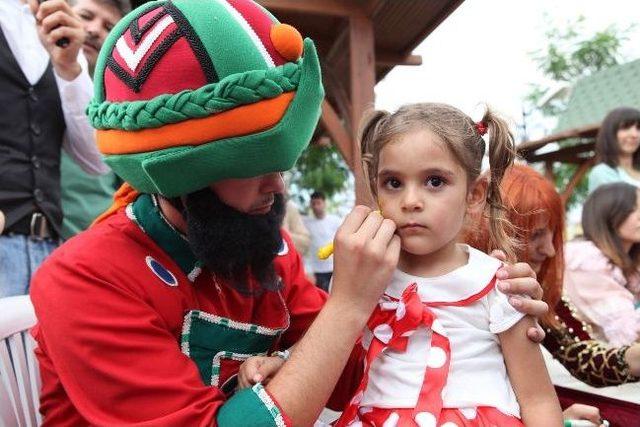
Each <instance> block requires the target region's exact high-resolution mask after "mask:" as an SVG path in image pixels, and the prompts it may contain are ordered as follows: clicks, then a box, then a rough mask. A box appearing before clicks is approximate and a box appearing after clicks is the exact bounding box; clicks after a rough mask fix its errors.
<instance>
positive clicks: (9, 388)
mask: <svg viewBox="0 0 640 427" xmlns="http://www.w3.org/2000/svg"><path fill="white" fill-rule="evenodd" d="M35 323H36V315H35V313H34V311H33V305H32V304H31V300H30V299H29V296H28V295H24V296H17V297H7V298H2V299H0V425H1V426H7V427H9V426H11V427H13V426H19V427H22V426H28V427H31V426H37V425H40V424H41V423H42V418H41V416H40V412H39V411H38V408H39V401H40V399H39V396H40V372H39V370H38V361H37V360H36V357H35V354H34V352H33V350H34V348H35V346H36V345H35V341H34V340H33V338H32V337H31V335H29V328H31V327H32V326H33V325H35Z"/></svg>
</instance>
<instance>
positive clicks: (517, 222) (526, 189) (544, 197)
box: [463, 165, 564, 326]
mask: <svg viewBox="0 0 640 427" xmlns="http://www.w3.org/2000/svg"><path fill="white" fill-rule="evenodd" d="M500 192H501V194H502V199H503V201H504V204H505V206H506V208H507V218H508V219H509V222H511V224H513V228H514V230H515V234H516V236H517V240H518V246H517V247H516V258H517V259H518V260H519V261H524V262H529V258H528V255H529V254H528V252H527V250H526V248H527V244H528V243H529V242H530V241H531V239H532V237H533V233H534V231H535V228H536V227H537V226H538V224H540V222H542V221H547V227H548V228H549V230H550V231H551V232H552V233H553V248H554V250H555V252H556V255H555V256H554V257H551V258H547V259H546V260H545V261H544V262H543V263H542V265H541V266H540V271H539V272H538V280H539V281H540V285H541V286H542V292H543V293H542V300H543V301H544V302H546V303H547V304H548V305H549V311H548V312H547V314H546V315H545V316H544V317H543V318H542V322H543V323H544V324H545V325H546V326H558V321H557V320H556V319H555V315H556V312H555V307H556V305H557V304H558V302H559V301H560V296H561V294H562V280H563V273H564V253H563V246H564V245H563V244H564V239H563V235H562V233H563V231H564V206H563V203H562V199H561V198H560V195H559V194H558V192H557V190H556V188H555V187H554V185H553V183H552V182H551V181H549V180H548V179H547V178H545V177H544V176H542V175H540V174H539V173H538V172H536V171H535V170H534V169H533V168H531V167H529V166H525V165H514V166H513V167H511V168H509V170H508V171H507V173H505V175H504V178H503V179H502V184H501V185H500ZM463 240H464V241H465V242H467V243H468V244H469V245H471V246H473V247H475V248H477V249H480V250H481V251H484V252H487V253H489V252H491V251H492V250H494V249H499V248H498V247H496V246H492V244H491V242H490V240H489V227H488V224H487V218H478V217H473V218H472V220H471V221H469V223H468V224H467V227H466V228H465V232H464V235H463Z"/></svg>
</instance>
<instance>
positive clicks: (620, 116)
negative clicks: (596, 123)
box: [596, 107, 640, 169]
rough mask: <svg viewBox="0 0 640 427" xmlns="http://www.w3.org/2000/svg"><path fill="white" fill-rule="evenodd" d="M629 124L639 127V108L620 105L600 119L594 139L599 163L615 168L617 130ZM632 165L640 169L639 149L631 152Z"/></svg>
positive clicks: (616, 159)
mask: <svg viewBox="0 0 640 427" xmlns="http://www.w3.org/2000/svg"><path fill="white" fill-rule="evenodd" d="M631 126H639V127H640V110H637V109H635V108H631V107H620V108H616V109H614V110H611V111H610V112H609V114H607V116H606V117H605V118H604V120H603V121H602V125H601V126H600V130H599V131H598V137H597V139H596V158H597V161H598V162H600V163H606V164H607V165H609V166H611V167H612V168H615V167H617V166H619V163H620V145H619V144H618V131H619V130H620V129H627V128H630V127H631ZM633 167H634V168H639V169H640V150H636V152H635V153H633Z"/></svg>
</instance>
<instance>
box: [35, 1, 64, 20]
mask: <svg viewBox="0 0 640 427" xmlns="http://www.w3.org/2000/svg"><path fill="white" fill-rule="evenodd" d="M58 10H61V11H63V12H65V13H67V14H72V13H73V12H72V10H71V7H70V6H69V4H68V3H67V2H66V1H64V0H47V1H45V2H42V3H40V4H39V5H38V8H37V11H36V14H35V18H36V20H37V21H39V22H40V21H42V20H44V19H45V18H46V17H47V16H49V15H51V14H52V13H54V12H56V11H58Z"/></svg>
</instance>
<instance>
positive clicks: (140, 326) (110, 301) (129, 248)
mask: <svg viewBox="0 0 640 427" xmlns="http://www.w3.org/2000/svg"><path fill="white" fill-rule="evenodd" d="M285 239H286V240H287V243H288V245H289V247H290V248H293V243H292V242H291V240H290V238H289V237H288V236H286V235H285ZM147 256H151V257H153V258H154V259H155V260H156V261H157V262H159V263H160V264H162V265H163V266H165V267H166V268H167V269H168V270H170V271H171V272H172V273H173V274H174V275H175V276H176V279H177V280H178V286H176V287H172V286H168V285H166V284H165V283H163V282H162V281H160V280H159V279H158V277H157V276H155V274H154V273H153V272H152V271H151V270H150V269H149V268H148V267H147V266H146V263H145V258H146V257H147ZM276 270H277V272H278V274H280V276H281V277H282V279H283V281H284V284H285V287H284V290H283V291H282V297H283V299H284V301H285V302H286V305H287V306H288V309H289V311H290V316H291V325H290V327H289V329H288V330H287V332H286V333H285V334H284V335H283V339H282V346H281V347H280V348H284V347H288V346H290V345H292V344H293V343H295V342H296V341H297V340H298V339H300V337H301V335H302V334H303V333H304V331H305V330H306V329H307V328H308V327H309V325H310V323H311V322H312V321H313V320H314V319H315V316H316V315H317V313H318V311H319V310H320V309H321V307H322V305H323V304H324V302H325V300H326V298H327V296H326V294H325V293H324V292H323V291H321V290H319V289H318V288H316V287H315V286H313V285H312V284H311V283H309V282H308V281H307V280H306V278H305V276H304V272H303V270H302V263H301V260H300V256H299V255H298V254H297V252H295V251H294V250H290V251H289V253H288V254H287V255H284V256H281V257H278V258H277V260H276ZM31 298H32V300H33V302H34V305H35V309H36V314H37V316H38V319H39V321H40V323H39V324H38V325H37V326H36V327H35V328H34V330H33V335H34V337H35V338H36V340H37V341H38V349H37V356H38V360H39V362H40V366H41V372H42V381H43V384H42V394H41V396H42V397H41V411H42V412H43V414H44V426H66V425H69V426H71V425H87V424H91V425H125V424H126V425H135V426H151V425H154V426H157V425H175V426H200V425H203V426H204V425H212V424H214V423H215V415H216V412H217V410H218V409H219V408H220V406H221V405H223V404H224V402H225V396H224V395H223V394H222V393H221V392H220V391H219V390H218V389H217V388H214V387H207V386H205V385H204V384H203V382H202V380H201V379H200V375H199V372H198V370H197V368H196V365H195V364H194V363H193V362H192V361H191V360H190V359H189V358H188V357H187V356H185V355H183V354H182V353H181V351H180V335H181V331H182V323H183V317H184V315H185V313H186V312H187V311H188V310H192V309H199V310H203V311H206V312H209V313H214V314H217V315H220V316H224V317H229V318H231V319H234V320H237V321H240V322H247V323H255V324H261V325H265V326H269V325H272V326H273V325H279V324H281V322H282V321H283V313H282V309H281V300H280V298H281V297H280V296H279V295H278V293H274V292H265V293H264V294H263V295H261V296H260V297H254V298H251V297H247V296H244V295H242V294H240V293H238V292H236V291H234V290H232V289H230V288H228V287H226V286H223V287H221V292H220V293H218V290H217V288H216V286H214V284H213V283H212V278H211V275H210V274H209V273H207V272H206V271H203V272H202V273H201V274H200V275H199V276H198V278H197V279H196V280H195V282H193V283H191V282H189V281H188V279H187V278H186V276H185V275H184V274H183V273H182V271H181V270H180V269H179V267H178V266H177V265H176V264H175V263H174V261H173V260H172V259H171V258H169V256H168V255H167V254H166V253H164V252H163V251H162V250H161V249H160V248H159V247H158V246H156V244H155V243H154V242H153V241H152V240H151V239H150V238H149V237H148V236H147V235H145V234H144V233H143V232H142V231H141V230H140V228H139V227H138V226H137V225H136V224H135V223H133V222H132V221H131V220H129V219H128V218H127V217H126V215H125V214H124V211H123V210H121V211H119V212H118V213H117V214H116V215H113V216H111V217H109V218H108V219H106V220H105V221H103V222H101V223H100V224H98V225H96V226H94V227H92V228H91V229H89V230H88V231H86V232H85V233H82V234H80V235H79V236H77V237H75V238H73V239H71V240H70V241H68V242H67V243H65V244H64V245H63V246H62V247H60V248H59V249H58V250H56V252H55V253H54V254H52V255H51V256H50V257H49V258H48V259H47V260H46V261H45V263H44V264H43V266H42V267H41V268H40V269H39V270H38V272H37V274H36V276H35V278H34V280H33V283H32V287H31ZM274 307H278V308H277V311H276V309H275V308H274Z"/></svg>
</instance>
